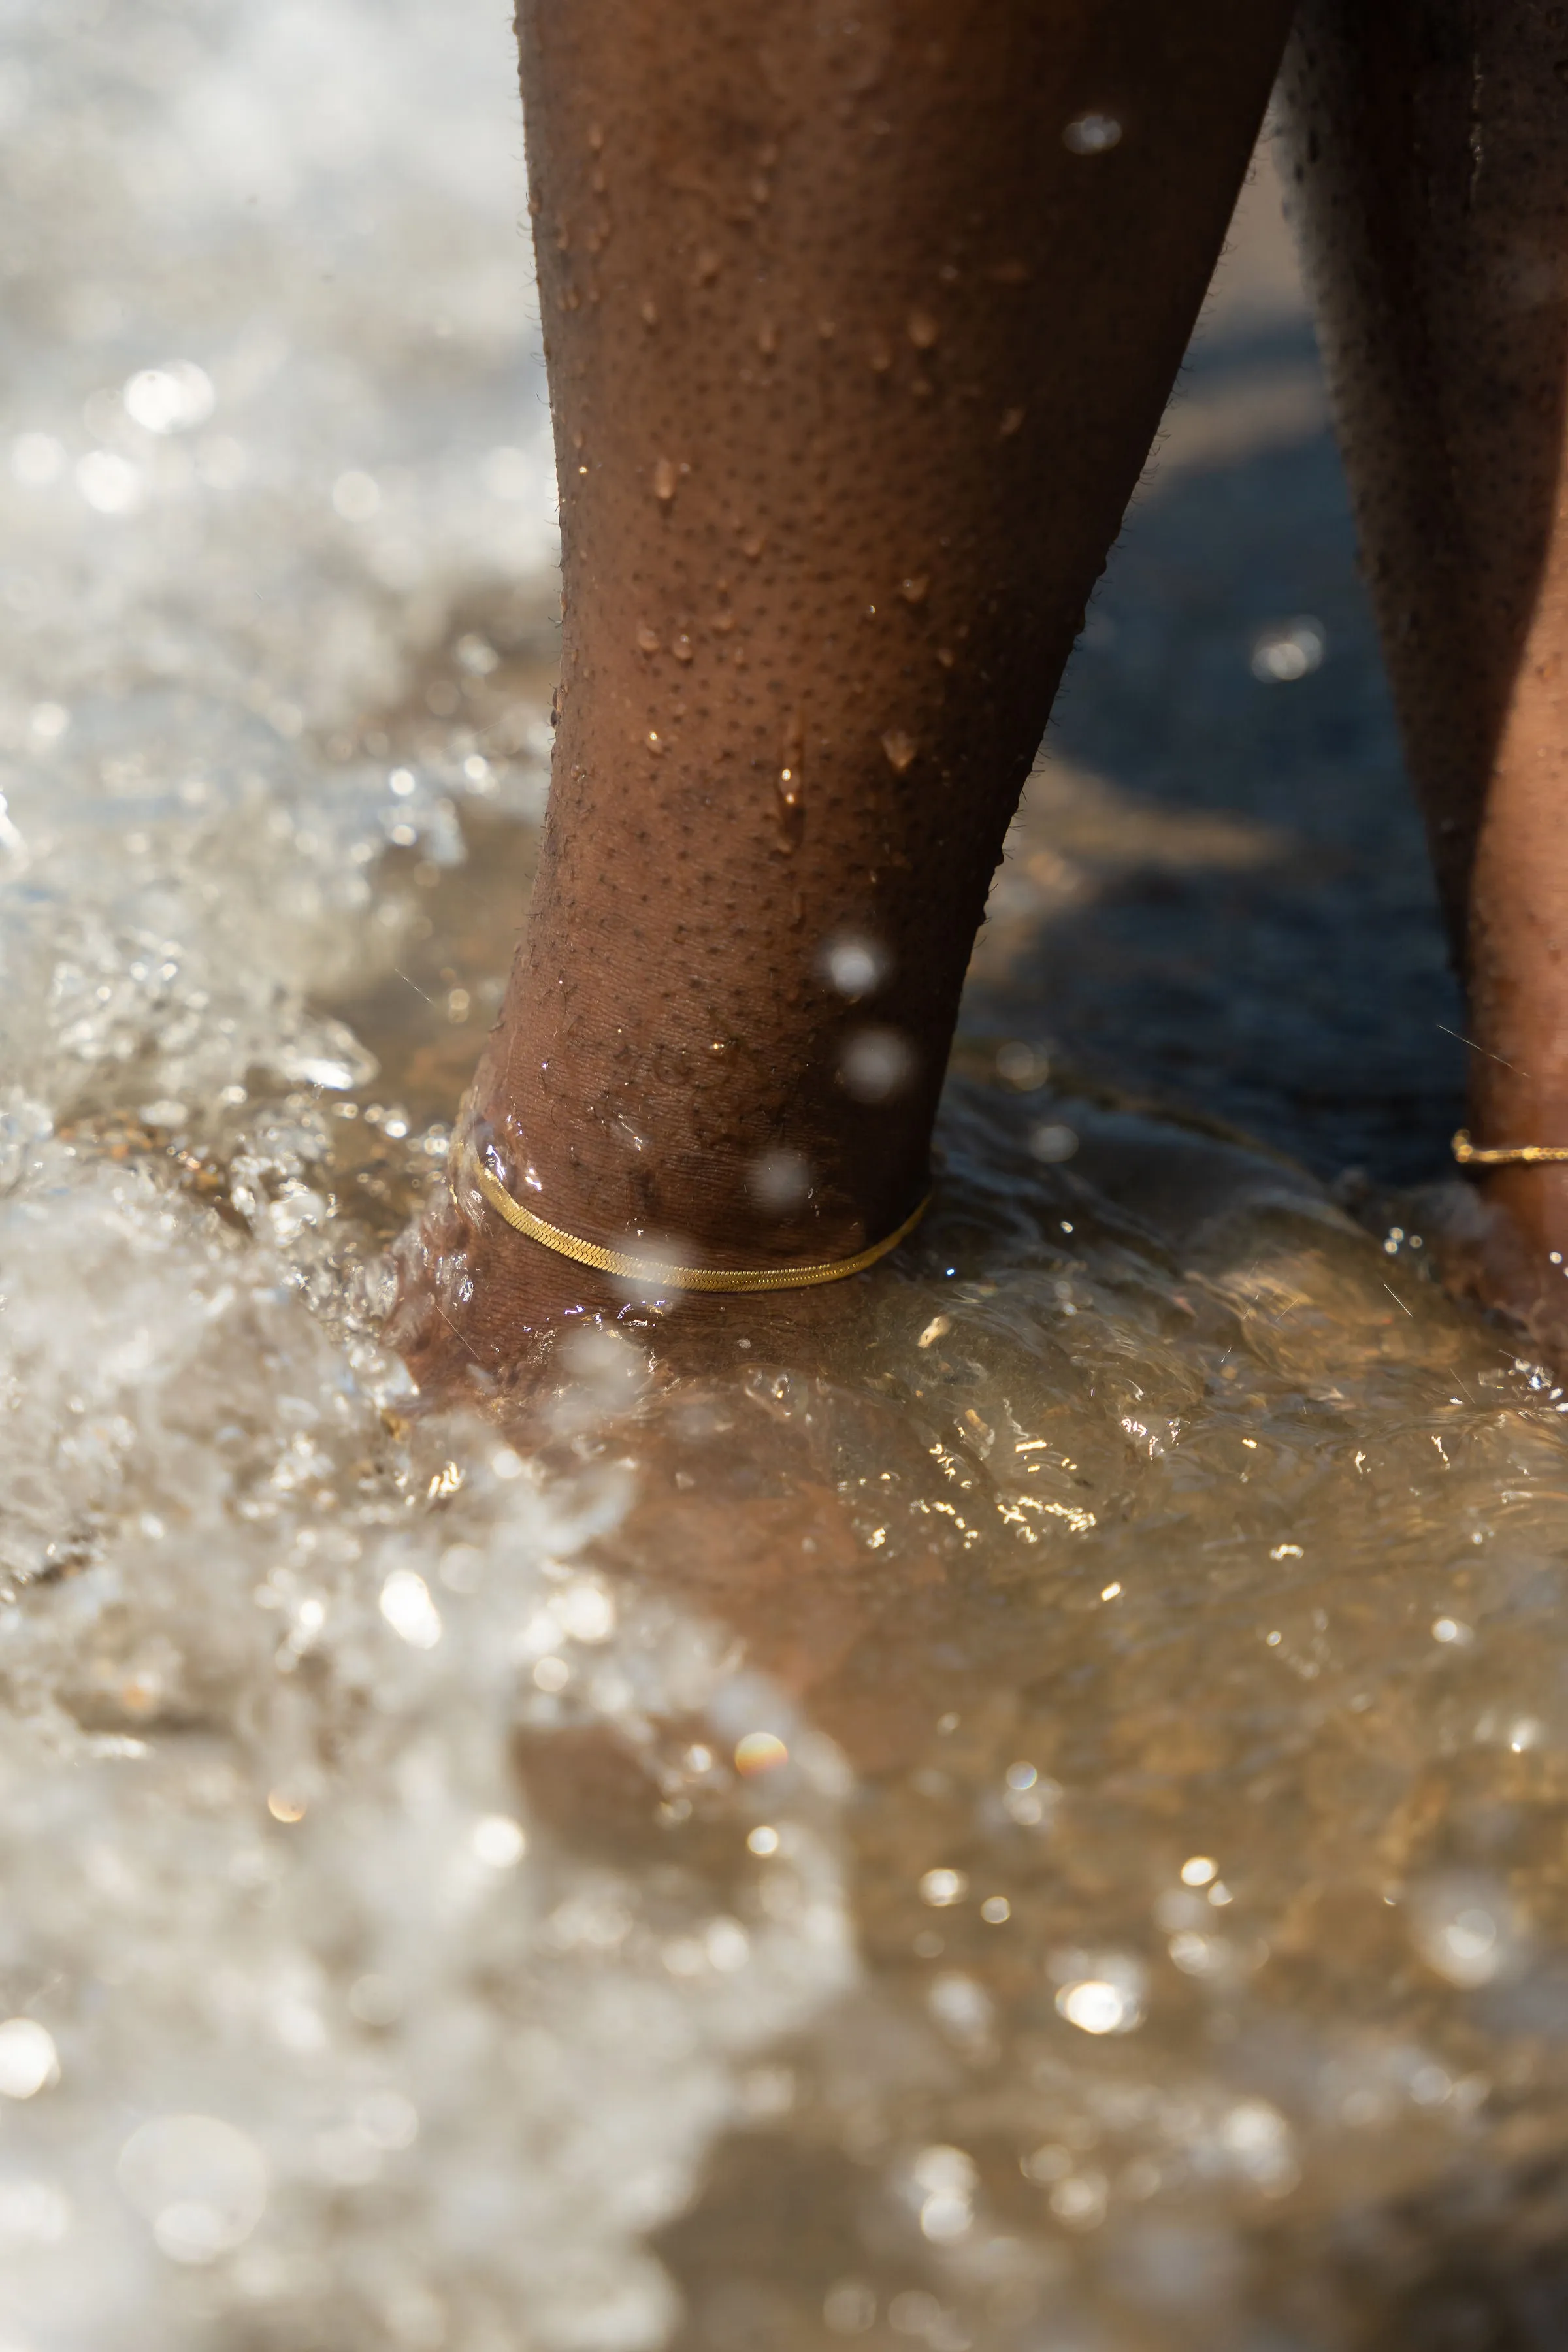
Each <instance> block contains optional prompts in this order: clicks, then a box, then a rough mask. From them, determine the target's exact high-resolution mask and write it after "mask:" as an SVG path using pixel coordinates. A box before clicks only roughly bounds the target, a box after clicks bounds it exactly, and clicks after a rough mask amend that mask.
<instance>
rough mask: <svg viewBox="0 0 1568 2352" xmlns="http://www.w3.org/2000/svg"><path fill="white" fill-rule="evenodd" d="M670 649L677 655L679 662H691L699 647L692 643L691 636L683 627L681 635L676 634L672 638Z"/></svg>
mask: <svg viewBox="0 0 1568 2352" xmlns="http://www.w3.org/2000/svg"><path fill="white" fill-rule="evenodd" d="M669 650H670V652H671V653H672V654H673V655H674V656H675V658H676V660H677V661H678V662H689V660H690V659H691V657H692V655H693V654H694V653H695V652H696V650H697V648H696V646H694V645H693V644H692V642H691V640H690V638H689V636H688V635H687V634H686V632H685V630H684V629H682V630H681V632H680V634H679V636H675V637H672V638H671V639H670V641H669Z"/></svg>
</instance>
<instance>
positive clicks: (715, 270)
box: [697, 245, 720, 286]
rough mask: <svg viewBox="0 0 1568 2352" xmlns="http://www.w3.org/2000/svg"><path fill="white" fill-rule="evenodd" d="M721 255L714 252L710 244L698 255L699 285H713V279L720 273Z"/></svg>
mask: <svg viewBox="0 0 1568 2352" xmlns="http://www.w3.org/2000/svg"><path fill="white" fill-rule="evenodd" d="M719 268H720V260H719V256H718V255H717V254H716V253H715V252H714V250H713V248H712V247H711V246H710V245H705V246H704V247H703V248H702V250H701V252H700V254H699V255H698V257H697V283H698V284H699V286H711V285H712V283H713V280H714V279H715V278H717V277H718V275H719Z"/></svg>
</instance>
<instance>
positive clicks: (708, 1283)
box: [470, 1160, 931, 1290]
mask: <svg viewBox="0 0 1568 2352" xmlns="http://www.w3.org/2000/svg"><path fill="white" fill-rule="evenodd" d="M470 1164H471V1166H472V1169H473V1173H474V1176H475V1178H476V1180H477V1181H478V1183H479V1190H480V1192H482V1193H483V1194H484V1196H485V1198H486V1200H487V1201H488V1202H489V1204H490V1206H491V1208H492V1209H493V1210H494V1211H495V1212H496V1214H497V1215H498V1216H500V1217H504V1218H505V1219H506V1222H507V1223H508V1224H509V1225H510V1226H511V1228H512V1230H513V1232H514V1233H520V1234H527V1236H528V1238H529V1240H530V1241H531V1242H542V1244H544V1247H545V1248H546V1249H549V1250H554V1251H555V1253H556V1255H558V1256H560V1257H569V1258H571V1259H572V1261H573V1263H574V1265H589V1266H592V1267H593V1269H594V1271H595V1273H596V1274H613V1275H617V1276H620V1278H621V1279H622V1280H623V1281H626V1282H637V1283H647V1284H651V1285H652V1286H654V1287H655V1288H657V1289H660V1290H812V1289H815V1288H816V1285H817V1284H818V1283H822V1282H843V1281H845V1280H846V1279H847V1277H848V1276H850V1275H852V1274H864V1272H865V1271H866V1268H867V1267H868V1265H876V1263H877V1260H878V1259H879V1257H886V1256H887V1255H888V1253H889V1250H895V1249H897V1248H898V1246H899V1244H900V1242H901V1241H903V1240H904V1239H905V1238H906V1237H907V1236H908V1235H909V1234H912V1233H913V1231H914V1229H915V1227H916V1226H917V1225H918V1224H919V1223H920V1221H921V1218H922V1217H923V1216H924V1215H925V1213H926V1211H927V1209H928V1208H929V1207H930V1206H931V1194H930V1193H929V1192H928V1193H927V1194H926V1196H925V1199H924V1200H923V1201H922V1202H921V1203H920V1206H919V1207H918V1208H916V1209H913V1210H911V1211H910V1214H909V1215H908V1216H907V1217H906V1218H905V1219H904V1222H903V1223H902V1224H901V1225H900V1226H899V1228H898V1230H897V1232H895V1233H890V1234H887V1235H886V1236H885V1238H884V1239H883V1240H881V1241H879V1242H873V1243H872V1244H871V1246H870V1248H869V1249H863V1250H858V1251H857V1253H856V1255H854V1256H853V1257H840V1258H833V1259H830V1260H829V1262H828V1263H827V1264H826V1265H778V1266H716V1265H655V1264H654V1263H653V1262H652V1261H651V1260H650V1259H647V1258H641V1257H632V1256H629V1255H626V1252H624V1251H622V1250H612V1249H604V1248H602V1247H601V1246H600V1244H598V1243H597V1242H584V1241H579V1240H578V1238H577V1236H576V1234H568V1233H563V1231H562V1229H561V1227H560V1226H559V1225H551V1224H547V1223H545V1221H544V1219H543V1218H542V1217H536V1216H535V1215H534V1213H533V1211H532V1210H531V1209H525V1208H524V1207H523V1205H522V1202H521V1201H514V1200H513V1199H512V1196H511V1194H510V1192H508V1191H507V1189H506V1186H505V1185H504V1184H503V1183H502V1182H501V1181H500V1179H499V1177H496V1176H492V1175H491V1173H490V1171H489V1169H488V1168H487V1167H485V1166H484V1164H483V1162H482V1161H479V1160H475V1161H473V1162H471V1163H470Z"/></svg>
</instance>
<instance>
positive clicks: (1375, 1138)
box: [965, 321, 1464, 1183]
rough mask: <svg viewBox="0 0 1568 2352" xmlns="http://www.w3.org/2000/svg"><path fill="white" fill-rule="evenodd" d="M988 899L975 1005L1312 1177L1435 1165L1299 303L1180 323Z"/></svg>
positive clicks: (1413, 909)
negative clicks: (1271, 317)
mask: <svg viewBox="0 0 1568 2352" xmlns="http://www.w3.org/2000/svg"><path fill="white" fill-rule="evenodd" d="M1314 395H1315V397H1314ZM1314 406H1315V407H1316V409H1317V415H1316V417H1315V418H1314V416H1313V414H1312V411H1313V408H1314ZM1205 416H1206V417H1207V418H1209V419H1211V420H1213V423H1212V426H1211V429H1209V430H1208V431H1206V432H1205V430H1204V425H1205ZM1194 426H1195V428H1196V429H1195V430H1194ZM1184 428H1185V429H1184ZM1227 440H1228V441H1229V443H1230V445H1231V446H1230V452H1229V453H1227V452H1226V446H1225V445H1226V441H1227ZM1215 444H1218V445H1219V446H1215ZM1237 444H1239V445H1240V446H1239V451H1237V446H1236V445H1237ZM1249 444H1250V445H1251V446H1248V445H1249ZM1307 624H1310V626H1307ZM1293 628H1294V631H1295V635H1294V636H1293V637H1292V635H1291V632H1292V629H1293ZM1314 632H1315V634H1314ZM1281 646H1282V647H1283V651H1282V652H1281V651H1280V650H1279V648H1280V647H1281ZM1271 647H1272V649H1273V650H1272V654H1271ZM1301 647H1304V648H1305V655H1304V660H1305V662H1306V663H1307V664H1314V663H1315V666H1312V667H1308V668H1307V669H1306V671H1305V674H1303V675H1300V676H1299V677H1289V675H1288V674H1287V675H1286V676H1285V677H1269V676H1268V664H1269V660H1270V658H1271V657H1272V659H1273V660H1274V661H1275V663H1276V664H1277V665H1278V666H1279V667H1283V668H1284V669H1285V670H1286V671H1287V673H1288V672H1289V667H1291V664H1292V661H1293V660H1294V661H1295V662H1297V663H1300V662H1301V661H1302V659H1303V656H1302V654H1301V651H1300V648H1301ZM1258 671H1262V672H1263V675H1261V676H1260V675H1258V674H1257V673H1258ZM1064 772H1065V773H1064ZM1086 780H1088V781H1086ZM1053 861H1054V862H1053ZM1064 864H1065V871H1064V870H1062V869H1063V867H1064ZM1031 892H1032V893H1033V900H1034V903H1033V905H1032V906H1031V903H1030V901H1031ZM993 915H994V923H993V926H992V928H993V930H995V929H997V928H998V926H1000V928H1001V929H1002V930H1003V932H1004V933H1005V937H1004V939H1003V940H1001V941H1000V942H998V941H996V940H986V941H985V942H984V943H983V946H982V950H981V952H980V955H979V958H978V959H977V963H976V969H975V972H974V975H973V982H972V985H971V992H970V996H969V999H968V1002H967V1003H966V1007H965V1022H966V1026H967V1027H968V1028H969V1029H970V1030H972V1031H973V1032H990V1033H994V1034H1000V1033H1003V1032H1011V1033H1013V1034H1026V1035H1029V1036H1041V1037H1042V1038H1048V1040H1049V1042H1050V1043H1051V1044H1052V1045H1055V1046H1056V1047H1057V1048H1058V1050H1059V1052H1060V1053H1061V1055H1064V1056H1065V1057H1066V1059H1067V1060H1068V1062H1069V1063H1070V1064H1072V1065H1075V1066H1080V1067H1082V1068H1084V1069H1085V1070H1087V1071H1089V1072H1091V1073H1093V1074H1094V1075H1095V1076H1100V1077H1101V1078H1104V1079H1108V1080H1110V1081H1111V1082H1112V1083H1115V1084H1119V1085H1121V1086H1124V1087H1130V1088H1131V1089H1132V1090H1133V1091H1136V1092H1140V1093H1144V1094H1155V1095H1158V1096H1161V1097H1164V1098H1166V1099H1170V1100H1173V1101H1176V1102H1181V1103H1184V1104H1186V1105H1188V1106H1189V1107H1192V1108H1198V1109H1201V1110H1203V1111H1205V1112H1208V1113H1210V1114H1212V1115H1215V1116H1217V1117H1219V1118H1224V1119H1226V1120H1228V1121H1231V1122H1234V1123H1235V1124H1236V1125H1237V1126H1238V1127H1240V1128H1243V1129H1246V1130H1247V1131H1248V1132H1250V1133H1251V1134H1253V1135H1255V1136H1257V1137H1258V1139H1261V1140H1263V1141H1265V1142H1267V1143H1268V1144H1271V1145H1273V1146H1274V1147H1276V1148H1277V1149H1279V1150H1285V1151H1287V1152H1289V1153H1290V1154H1291V1155H1292V1156H1293V1157H1296V1158H1298V1159H1300V1160H1302V1161H1303V1162H1304V1163H1305V1164H1306V1165H1307V1166H1308V1167H1310V1168H1311V1169H1312V1170H1314V1171H1316V1172H1317V1173H1319V1174H1320V1175H1322V1176H1325V1177H1331V1176H1332V1175H1334V1174H1336V1173H1338V1172H1339V1171H1342V1170H1343V1169H1345V1168H1347V1167H1352V1166H1360V1167H1363V1168H1364V1169H1365V1170H1366V1171H1368V1173H1369V1174H1371V1175H1372V1176H1373V1178H1374V1179H1376V1180H1379V1181H1387V1182H1396V1183H1407V1182H1412V1181H1420V1180H1422V1179H1424V1178H1427V1177H1430V1176H1431V1175H1432V1174H1434V1173H1435V1172H1436V1171H1437V1170H1438V1169H1439V1168H1440V1167H1441V1166H1442V1164H1443V1161H1444V1160H1445V1157H1446V1145H1447V1138H1448V1136H1449V1135H1450V1134H1451V1133H1452V1131H1453V1129H1454V1128H1455V1126H1456V1125H1457V1124H1458V1120H1459V1118H1460V1116H1461V1104H1460V1097H1461V1083H1462V1053H1461V1048H1460V1046H1459V1045H1458V1043H1457V1042H1456V1040H1455V1039H1454V1038H1453V1037H1452V1036H1450V1035H1448V1034H1445V1032H1446V1031H1454V1030H1459V1029H1462V1028H1463V1026H1464V1023H1463V1019H1462V1015H1461V1013H1460V1009H1459V997H1458V990H1457V988H1456V986H1455V983H1454V981H1453V978H1452V976H1451V973H1450V971H1449V969H1448V965H1447V950H1446V946H1445V942H1444V939H1443V936H1442V931H1441V926H1440V921H1439V917H1438V912H1437V902H1436V893H1435V890H1434V887H1433V884H1432V880H1431V876H1430V871H1429V867H1428V864H1427V859H1426V846H1425V842H1424V839H1423V835H1422V828H1421V823H1420V819H1419V816H1418V814H1417V813H1416V810H1415V805H1414V803H1413V800H1412V797H1411V793H1410V790H1409V786H1408V783H1407V782H1406V780H1405V773H1404V769H1403V763H1402V761H1401V756H1400V749H1399V742H1398V737H1397V732H1396V728H1395V722H1394V713H1393V709H1392V707H1391V703H1390V699H1389V694H1388V689H1387V686H1386V682H1385V680H1384V672H1383V666H1382V662H1381V658H1380V655H1379V651H1378V645H1377V638H1376V633H1375V629H1374V626H1373V618H1372V614H1371V610H1370V607H1369V604H1368V602H1367V598H1366V595H1365V593H1364V591H1363V586H1362V584H1361V583H1360V581H1359V580H1358V578H1357V576H1356V572H1355V546H1354V533H1353V530H1352V521H1351V516H1350V511H1349V506H1348V503H1347V498H1346V492H1345V486H1344V481H1343V476H1342V471H1341V467H1340V464H1339V459H1338V456H1337V453H1336V451H1335V448H1334V445H1333V441H1332V438H1331V435H1330V433H1329V430H1328V428H1327V425H1326V422H1325V421H1324V420H1323V416H1322V407H1321V386H1320V380H1319V378H1318V375H1317V362H1316V358H1315V354H1314V352H1313V349H1312V344H1311V339H1310V329H1309V328H1307V327H1305V326H1304V325H1302V324H1300V323H1297V322H1294V321H1292V322H1289V323H1287V324H1283V325H1273V326H1270V327H1268V328H1266V329H1264V330H1261V331H1259V330H1257V329H1253V330H1251V331H1246V330H1244V331H1241V332H1239V333H1237V334H1236V335H1234V336H1229V337H1216V338H1215V339H1214V340H1213V341H1209V342H1207V343H1206V344H1200V346H1199V347H1198V349H1197V350H1196V351H1195V352H1194V358H1193V361H1192V362H1191V363H1190V365H1189V369H1188V372H1187V374H1186V376H1185V378H1184V386H1183V393H1182V395H1180V396H1179V399H1178V404H1177V406H1176V409H1175V411H1174V413H1173V420H1172V425H1171V429H1170V431H1169V432H1168V435H1167V442H1166V453H1165V455H1164V457H1163V459H1162V458H1161V457H1158V456H1157V457H1156V462H1155V466H1154V467H1153V469H1152V474H1151V476H1150V478H1148V480H1147V481H1146V483H1145V486H1144V488H1143V489H1142V492H1141V494H1140V496H1139V498H1138V499H1136V500H1135V502H1134V505H1133V508H1132V510H1131V514H1130V516H1129V519H1128V522H1127V527H1126V530H1125V531H1124V533H1123V536H1122V539H1121V543H1120V545H1119V546H1118V548H1117V550H1116V551H1115V553H1114V555H1113V557H1112V559H1111V562H1110V567H1109V571H1108V573H1107V576H1106V579H1105V582H1104V583H1103V585H1102V588H1101V590H1100V594H1099V595H1098V596H1097V598H1096V600H1095V603H1094V604H1093V606H1092V608H1091V612H1090V616H1089V624H1088V626H1087V628H1086V631H1085V634H1084V637H1083V639H1082V641H1081V643H1080V645H1079V649H1078V652H1077V654H1076V655H1075V656H1074V660H1073V663H1072V666H1071V667H1070V669H1069V672H1068V679H1067V683H1066V686H1065V688H1064V690H1063V693H1062V696H1061V698H1060V701H1059V704H1058V712H1057V717H1056V719H1055V721H1054V724H1053V726H1052V730H1051V732H1050V735H1049V736H1048V738H1047V746H1046V755H1045V759H1044V761H1043V763H1042V768H1041V771H1040V772H1039V773H1038V774H1037V777H1036V779H1035V782H1034V783H1033V785H1032V786H1031V791H1030V793H1029V795H1028V796H1027V798H1026V804H1025V808H1024V811H1023V813H1022V814H1021V816H1020V820H1019V824H1018V825H1017V827H1016V831H1015V835H1014V836H1013V841H1012V843H1011V845H1010V854H1009V859H1008V864H1007V866H1006V867H1005V869H1004V876H1003V879H1002V881H1001V883H1000V884H999V886H998V895H997V898H996V899H994V902H993Z"/></svg>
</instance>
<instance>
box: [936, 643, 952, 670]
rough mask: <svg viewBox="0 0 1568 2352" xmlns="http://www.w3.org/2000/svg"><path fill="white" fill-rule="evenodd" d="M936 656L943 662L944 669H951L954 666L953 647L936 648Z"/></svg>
mask: <svg viewBox="0 0 1568 2352" xmlns="http://www.w3.org/2000/svg"><path fill="white" fill-rule="evenodd" d="M936 657H937V659H938V661H939V662H940V663H941V664H942V667H943V669H951V668H952V646H938V647H937V649H936Z"/></svg>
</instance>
